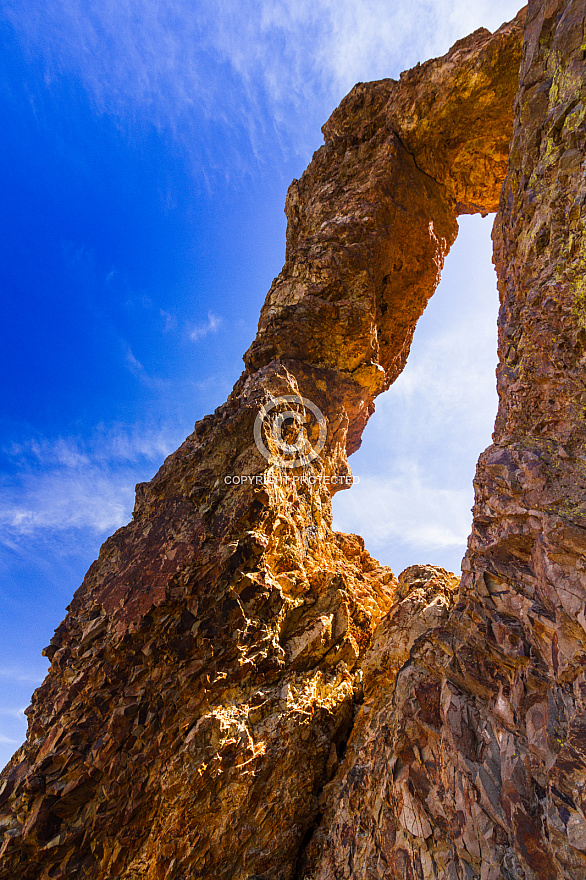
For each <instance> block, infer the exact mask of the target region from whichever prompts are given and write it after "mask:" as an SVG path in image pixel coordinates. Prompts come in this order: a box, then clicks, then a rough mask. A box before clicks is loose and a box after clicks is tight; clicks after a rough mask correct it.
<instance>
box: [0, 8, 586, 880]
mask: <svg viewBox="0 0 586 880" xmlns="http://www.w3.org/2000/svg"><path fill="white" fill-rule="evenodd" d="M584 17H585V8H584V3H583V2H575V0H565V2H564V0H534V2H532V3H530V4H529V7H528V13H527V22H526V25H525V42H524V50H523V59H522V61H521V37H522V32H523V21H524V13H520V14H519V16H518V17H517V18H516V19H515V20H514V21H513V22H511V23H510V24H508V25H504V26H503V27H502V28H501V29H500V30H499V31H497V32H496V33H495V34H494V35H491V34H489V33H488V32H487V31H484V30H481V31H477V32H475V33H474V34H472V35H471V36H470V37H468V38H467V39H465V40H461V41H459V42H458V43H457V44H456V45H455V46H454V47H453V48H452V50H451V51H450V52H449V53H448V54H447V55H446V56H444V58H441V59H438V60H434V61H430V62H427V63H426V64H424V65H421V66H418V67H417V68H415V69H414V70H412V71H409V72H407V73H406V74H404V75H402V77H401V80H400V81H399V82H394V81H392V80H383V81H381V82H378V83H369V84H359V85H358V86H356V87H355V88H354V89H353V90H352V92H351V93H350V94H349V95H348V97H347V98H346V99H344V101H343V102H342V104H341V105H340V108H338V110H336V111H335V112H334V114H333V115H332V117H331V118H330V120H329V121H328V122H327V123H326V125H325V126H324V134H325V138H326V143H325V145H324V146H323V147H321V148H320V150H318V151H317V153H316V154H315V156H314V158H313V160H312V163H311V164H310V166H309V168H308V169H307V171H306V172H305V173H304V175H303V176H302V178H301V180H300V181H295V182H294V183H293V184H292V186H291V187H290V189H289V193H288V197H287V207H286V210H287V215H288V220H289V222H288V231H287V255H286V264H285V267H284V269H283V271H282V273H281V274H280V275H279V277H278V278H277V279H275V282H274V284H273V286H272V287H271V290H270V292H269V294H268V297H267V300H266V303H265V305H264V307H263V310H262V313H261V319H260V323H259V332H258V335H257V338H256V339H255V341H254V343H253V344H252V346H251V348H250V349H249V351H248V352H247V354H246V356H245V364H246V371H245V372H244V373H243V375H242V377H241V378H240V379H239V380H238V382H237V383H236V385H235V387H234V390H233V392H232V394H231V395H230V397H229V398H228V400H227V402H226V403H225V404H224V405H223V406H222V407H220V408H219V409H218V410H216V412H215V413H214V414H213V415H212V416H207V417H206V418H205V419H203V420H202V421H201V422H199V423H198V424H197V425H196V426H195V430H194V432H193V434H192V435H190V437H188V438H187V440H186V441H185V443H184V444H183V445H182V446H181V447H180V449H178V450H177V452H175V453H174V454H173V455H171V456H170V457H169V458H168V459H167V461H166V462H165V464H164V465H163V467H162V468H161V469H160V471H159V472H158V474H157V475H156V476H155V478H154V479H153V480H152V481H151V482H150V483H149V484H141V485H139V486H138V487H137V499H136V506H135V511H134V515H133V520H132V522H131V523H130V524H129V525H128V526H127V527H125V528H124V529H121V530H119V531H118V532H116V534H115V535H113V536H112V538H110V539H109V540H108V541H107V542H106V543H105V544H104V546H103V548H102V550H101V552H100V557H99V559H98V560H97V561H96V562H95V563H94V564H93V565H92V567H91V568H90V570H89V572H88V574H87V576H86V578H85V580H84V583H83V584H82V586H81V587H80V589H79V590H78V591H77V593H76V594H75V596H74V598H73V601H72V603H71V606H70V609H69V614H68V616H67V618H66V619H65V621H64V622H63V623H62V624H61V625H60V626H59V628H58V629H57V631H56V634H55V637H54V638H53V639H52V642H51V645H50V646H49V647H48V649H47V654H48V656H49V657H50V659H51V669H50V672H49V674H48V676H47V679H46V680H45V682H44V684H43V685H42V687H41V688H39V689H38V691H36V692H35V695H34V699H33V704H32V707H31V709H30V710H29V732H28V737H27V742H26V743H25V745H24V746H23V747H22V748H21V749H20V750H19V751H18V752H17V753H16V755H15V756H14V757H13V759H12V761H11V762H10V764H9V765H8V766H7V768H6V769H5V771H4V774H3V778H2V784H1V787H0V822H1V823H2V829H3V834H4V837H3V842H2V844H1V848H0V878H2V880H9V878H10V880H13V878H22V880H38V878H43V880H44V878H49V877H62V878H65V877H70V876H71V877H78V876H84V877H87V878H92V880H93V878H95V880H98V878H100V880H101V878H107V877H117V878H124V880H131V878H133V880H134V878H138V877H141V878H153V880H154V878H157V880H159V878H161V880H162V878H166V880H171V878H179V877H186V876H189V877H210V878H211V877H214V878H218V880H220V878H222V880H224V878H225V880H232V878H239V880H240V878H242V880H253V878H261V877H262V878H263V880H269V878H270V880H290V878H293V877H295V878H306V880H309V878H312V880H318V878H319V880H326V878H330V877H331V878H333V877H339V876H347V877H354V878H364V880H366V878H372V877H381V878H382V877H385V878H399V877H401V878H404V877H408V878H411V877H424V878H426V880H427V878H439V877H442V878H443V877H449V878H450V880H456V878H458V880H460V878H466V880H471V878H481V880H496V878H503V880H505V878H507V880H510V878H511V877H515V878H516V877H525V878H535V877H538V878H558V877H559V878H561V877H564V878H572V880H573V878H576V880H578V878H579V877H582V876H584V863H585V860H586V822H585V820H584V814H585V811H586V802H584V803H583V801H582V798H583V784H584V780H585V779H586V776H585V773H584V762H585V758H584V754H585V752H584V750H585V749H586V745H585V741H584V726H583V717H584V707H583V702H584V698H585V696H584V695H585V693H586V684H585V683H584V675H583V672H582V668H583V658H584V657H585V656H586V652H585V651H584V647H585V646H584V630H585V629H586V618H584V607H585V602H584V594H585V592H586V583H585V578H584V561H583V560H584V556H585V555H586V539H585V531H584V528H585V520H584V508H583V503H584V495H585V494H586V489H585V488H584V433H585V427H584V419H583V407H584V405H585V401H584V383H583V376H584V372H583V359H584V342H585V338H586V330H585V326H586V325H585V323H584V317H583V312H584V303H585V297H584V291H583V273H584V268H585V266H586V263H585V262H584V230H583V204H584V182H583V177H581V176H580V174H581V163H582V159H583V152H584V137H585V135H584V121H583V120H584V63H583V60H584V47H583V33H584ZM520 61H521V68H520V71H521V73H520V76H521V86H520V89H519V90H518V91H517V82H518V72H519V64H520ZM515 93H517V99H516V109H515V114H514V113H513V100H514V96H515ZM514 119H515V123H514V127H513V120H514ZM511 136H512V146H511V148H510V151H509V143H510V142H511ZM507 161H508V163H509V164H508V166H507ZM507 167H508V171H507ZM505 174H506V181H505V186H504V189H503V195H502V197H501V202H500V210H499V216H498V222H497V227H496V257H497V268H498V271H499V286H500V292H501V299H502V308H501V329H500V358H501V362H500V368H499V393H500V401H501V402H500V410H499V417H498V420H497V426H496V432H495V446H493V447H491V448H490V449H489V450H488V451H487V452H486V453H484V454H483V456H481V460H480V463H479V468H478V473H477V480H476V506H475V521H474V530H473V534H472V536H471V539H470V543H469V550H468V554H467V558H466V561H465V571H464V576H463V579H462V585H461V589H460V593H459V596H458V600H457V604H456V605H455V608H454V609H453V610H452V611H451V613H450V609H451V608H452V606H453V605H454V587H455V584H454V583H453V579H451V578H450V577H449V575H448V574H447V573H445V572H442V571H441V570H437V569H430V568H425V567H414V568H413V569H409V570H408V571H407V572H406V573H404V574H403V576H402V577H401V579H400V581H399V582H397V580H396V579H395V577H394V575H393V574H392V573H391V572H390V570H389V569H385V568H383V567H380V566H379V565H378V564H377V563H376V562H375V561H374V560H372V559H371V558H370V557H369V555H368V554H367V553H366V552H365V551H364V547H363V544H362V543H361V542H360V539H358V538H356V537H355V536H344V535H340V534H336V533H334V532H332V530H331V517H330V494H331V491H335V490H336V489H338V488H340V486H341V483H340V479H341V478H344V477H345V475H346V474H347V473H348V466H347V460H346V456H347V454H348V453H351V452H352V451H353V450H354V449H356V448H357V446H358V445H359V443H360V434H361V432H362V429H363V427H364V424H365V423H366V420H367V419H368V417H369V415H370V414H371V413H372V410H373V400H374V398H375V396H376V394H378V393H379V392H380V391H382V390H383V389H384V388H386V387H388V385H389V384H390V383H391V382H392V381H394V379H395V378H396V376H397V375H398V374H399V372H400V370H401V369H402V367H403V366H404V363H405V360H406V357H407V354H408V350H409V345H410V341H411V337H412V333H413V329H414V327H415V323H416V321H417V319H418V317H419V315H420V314H421V312H422V310H423V308H424V307H425V304H426V302H427V300H428V299H429V297H430V296H431V294H432V293H433V290H434V288H435V284H436V283H437V277H438V273H439V270H440V269H441V265H442V261H443V259H444V256H445V254H446V253H447V250H448V249H449V247H450V245H451V243H452V242H453V240H454V238H455V235H456V228H457V227H456V217H457V215H458V214H459V213H463V212H470V211H473V212H475V211H480V212H483V213H485V212H488V211H491V210H494V209H495V207H496V206H497V202H498V198H499V193H500V190H501V185H502V182H503V180H505ZM298 394H301V395H303V396H304V397H306V398H309V399H310V400H312V401H313V402H314V403H315V404H317V406H319V407H320V409H321V410H322V411H323V413H324V414H325V415H326V417H327V422H328V442H327V446H326V449H325V451H324V453H323V455H322V456H321V457H320V458H319V459H316V460H315V461H314V462H312V464H311V474H312V475H313V477H314V479H313V481H305V482H304V481H302V480H297V481H295V480H294V479H293V480H291V479H289V480H279V479H277V477H278V468H277V467H276V466H275V464H274V463H271V462H267V461H266V460H265V459H264V458H263V457H262V456H261V455H260V453H259V452H258V450H257V448H256V446H255V445H254V440H253V436H254V433H253V428H254V422H255V419H256V417H257V414H258V412H259V410H260V408H261V406H262V405H263V404H264V405H267V404H268V403H270V402H273V401H274V400H275V399H276V398H277V397H279V396H282V395H298ZM305 429H306V431H307V433H308V435H309V438H310V439H311V438H312V436H313V435H312V431H314V430H315V425H313V426H312V425H309V424H306V426H305ZM307 474H308V469H307V468H301V469H298V471H297V472H294V473H293V476H295V475H298V476H304V475H305V476H307ZM234 477H237V478H238V479H237V481H235V480H234ZM267 477H271V479H268V478H267ZM332 477H335V478H336V482H333V481H332ZM389 609H390V612H389ZM387 612H388V613H387ZM385 615H386V616H385ZM416 637H418V639H417V641H415V639H416ZM369 646H370V647H369ZM409 657H410V659H409V662H407V663H405V661H406V660H407V658H409ZM400 667H401V669H400V671H399V672H398V670H399V668H400ZM397 672H398V675H397ZM363 696H364V697H365V703H364V705H363V706H362V708H361V709H360V711H359V712H358V715H357V718H356V721H354V715H355V713H356V711H357V708H358V704H359V703H360V701H361V699H362V697H363ZM350 731H352V732H351V733H350ZM349 737H350V739H349Z"/></svg>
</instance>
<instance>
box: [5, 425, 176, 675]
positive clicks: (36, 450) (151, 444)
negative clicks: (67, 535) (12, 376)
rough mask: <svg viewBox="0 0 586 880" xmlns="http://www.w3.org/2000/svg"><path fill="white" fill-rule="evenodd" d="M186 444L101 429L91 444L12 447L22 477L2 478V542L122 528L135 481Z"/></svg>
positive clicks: (37, 442)
mask: <svg viewBox="0 0 586 880" xmlns="http://www.w3.org/2000/svg"><path fill="white" fill-rule="evenodd" d="M182 439H183V438H182V437H181V436H178V435H177V433H176V431H173V430H171V429H169V428H161V429H158V430H157V429H153V428H150V427H148V426H145V425H135V426H133V427H131V428H123V427H121V426H114V427H110V428H106V427H104V426H98V427H97V428H96V429H95V431H94V433H93V435H92V436H90V437H89V438H88V439H85V440H82V439H81V438H79V437H59V438H57V439H51V440H50V439H47V438H33V439H30V440H27V441H24V442H21V443H13V444H11V445H10V446H9V447H7V448H6V449H5V450H4V454H5V455H7V456H8V457H9V458H10V459H11V461H12V465H13V467H14V469H15V470H16V474H15V475H14V476H11V477H8V476H4V477H2V490H3V491H2V501H1V502H0V540H2V541H3V542H4V543H7V544H8V545H10V546H12V545H13V543H14V541H15V540H18V538H19V537H22V536H25V535H27V534H31V533H33V532H40V531H63V530H67V529H89V530H90V531H93V532H95V533H107V532H110V531H112V530H113V529H116V528H119V527H120V526H122V525H124V523H126V522H128V520H129V518H130V513H131V511H132V507H133V503H134V485H135V483H136V482H137V481H139V480H140V479H144V478H145V476H148V477H150V476H152V474H153V472H154V470H156V467H157V466H158V465H159V464H161V462H162V460H163V459H164V458H165V457H166V456H167V455H168V454H169V453H170V452H171V451H172V450H173V449H175V448H176V447H177V446H178V444H179V442H180V441H181V440H182ZM0 674H1V672H0Z"/></svg>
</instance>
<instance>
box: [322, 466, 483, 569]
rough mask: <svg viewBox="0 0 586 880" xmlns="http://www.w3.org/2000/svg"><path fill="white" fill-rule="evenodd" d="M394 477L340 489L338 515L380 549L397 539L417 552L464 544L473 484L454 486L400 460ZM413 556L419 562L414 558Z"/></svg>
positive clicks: (361, 481) (467, 528) (337, 506)
mask: <svg viewBox="0 0 586 880" xmlns="http://www.w3.org/2000/svg"><path fill="white" fill-rule="evenodd" d="M396 468H397V471H398V473H396V474H395V476H393V477H385V476H383V475H381V476H380V477H373V476H367V477H363V478H360V482H359V483H358V484H357V485H355V486H353V488H352V490H351V491H350V492H341V493H339V495H338V496H336V498H337V504H336V520H343V519H351V520H352V524H353V527H354V530H355V531H356V532H357V533H358V534H360V535H363V536H368V543H369V546H372V547H373V548H381V547H384V546H385V545H389V544H391V543H392V542H393V540H395V539H400V540H401V541H402V542H403V543H405V544H408V545H409V546H410V547H411V548H412V549H413V551H415V552H422V551H433V550H436V549H443V548H446V547H462V546H463V545H465V543H466V538H467V537H468V533H469V531H470V524H471V516H470V514H469V513H467V511H469V510H470V508H471V507H472V500H473V494H472V487H470V489H469V490H462V489H449V488H445V487H442V486H441V485H439V486H438V485H437V483H436V484H434V483H433V482H431V480H429V478H427V479H426V477H425V476H423V475H422V474H421V473H420V471H419V468H418V467H417V465H415V464H413V463H412V462H409V463H407V462H404V463H402V464H400V465H396ZM413 561H416V560H415V559H414V560H413Z"/></svg>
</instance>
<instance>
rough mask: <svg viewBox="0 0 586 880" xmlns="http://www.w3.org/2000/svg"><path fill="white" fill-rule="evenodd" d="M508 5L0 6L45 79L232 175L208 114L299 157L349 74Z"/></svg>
mask: <svg viewBox="0 0 586 880" xmlns="http://www.w3.org/2000/svg"><path fill="white" fill-rule="evenodd" d="M516 12H517V2H515V0H490V2H489V0H477V2H476V3H474V4H471V3H469V2H467V0H434V2H431V0H409V2H399V3H389V2H388V0H258V2H256V3H242V0H223V2H222V3H221V4H220V5H219V6H218V5H212V4H203V3H198V4H194V3H193V2H191V0H175V2H174V3H173V4H167V3H164V2H163V0H142V2H140V3H138V2H136V0H45V2H44V3H43V4H42V5H41V6H39V5H38V4H37V5H36V6H31V5H30V4H27V3H25V2H24V0H6V2H5V3H4V13H3V14H4V16H5V17H7V18H8V19H9V20H10V21H11V23H12V24H13V26H14V28H15V30H16V31H17V33H18V34H19V35H20V36H21V38H22V40H23V41H24V42H25V44H26V46H27V47H28V50H29V52H31V53H33V54H35V55H37V56H41V57H42V59H43V62H44V65H45V69H46V78H47V81H48V82H49V83H50V82H51V81H52V80H54V79H55V78H56V77H60V76H61V75H67V76H70V75H72V74H73V75H74V76H76V77H78V79H79V80H80V81H81V82H82V83H83V84H84V86H85V87H86V89H87V91H88V93H89V95H90V96H91V99H92V100H93V102H94V103H95V105H96V107H97V109H98V110H99V111H100V112H104V113H109V114H113V115H114V116H116V117H117V118H118V119H119V120H121V121H122V122H123V123H124V124H125V125H127V126H130V127H132V128H134V129H136V128H137V127H139V128H140V127H141V126H142V127H144V126H147V127H150V126H155V127H156V128H158V129H159V130H161V131H167V132H169V133H171V135H172V136H173V138H174V139H175V140H176V141H179V142H181V144H182V145H183V146H184V147H185V148H186V149H188V150H190V151H191V153H194V152H195V153H197V158H198V161H200V162H201V160H202V159H204V160H205V164H206V166H207V170H208V173H209V171H210V169H212V170H213V169H214V168H216V169H218V168H222V169H223V171H224V173H228V167H229V168H230V169H231V170H233V169H234V164H235V161H236V159H235V155H234V152H233V151H232V150H230V149H229V143H228V142H227V144H226V151H225V155H223V156H222V155H218V154H217V152H216V151H214V152H212V151H210V150H208V148H207V147H206V145H205V143H204V141H205V139H204V138H202V137H201V125H202V122H206V121H212V122H213V123H215V124H219V125H222V126H224V127H225V128H226V129H234V128H239V129H241V130H244V131H246V133H247V134H248V137H249V143H250V144H251V145H252V147H253V150H254V151H255V152H256V154H257V156H261V157H262V155H263V153H264V156H265V158H266V149H265V143H266V141H267V140H268V141H271V142H272V144H273V147H274V144H275V142H280V143H281V145H283V144H286V146H284V147H283V148H284V149H285V150H287V151H289V152H292V153H297V154H302V155H306V153H307V150H308V149H311V148H315V146H316V143H315V138H316V135H317V133H318V126H319V125H320V124H321V123H322V122H323V121H324V118H325V115H326V114H327V112H329V111H330V110H331V109H333V107H334V106H335V105H336V104H337V103H338V102H339V100H340V99H341V97H342V96H343V95H344V94H345V92H347V91H348V90H349V88H351V87H352V85H353V84H354V83H355V82H357V81H366V80H371V79H379V78H381V77H386V76H397V75H398V73H399V72H400V70H401V69H403V68H404V67H407V66H411V65H413V64H415V63H416V62H417V61H422V60H425V58H426V57H430V56H433V55H437V54H441V53H443V52H445V51H446V50H447V48H448V47H449V46H450V44H451V43H453V42H454V41H455V40H456V39H458V38H460V37H462V36H465V35H466V34H467V33H469V32H470V31H471V30H474V29H475V28H477V27H480V26H487V27H489V28H490V29H494V28H496V27H498V26H499V25H500V24H501V23H502V22H503V21H505V20H507V19H509V18H511V17H512V16H514V15H515V13H516ZM226 158H227V159H228V162H226V161H225V159H226Z"/></svg>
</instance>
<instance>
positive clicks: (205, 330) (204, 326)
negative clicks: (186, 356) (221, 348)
mask: <svg viewBox="0 0 586 880" xmlns="http://www.w3.org/2000/svg"><path fill="white" fill-rule="evenodd" d="M221 324H222V318H220V317H219V316H218V315H214V313H213V312H208V319H207V321H204V322H203V323H201V324H196V325H195V327H192V328H191V330H190V331H189V338H190V339H191V341H192V342H197V341H198V340H199V339H203V338H204V337H205V336H209V334H210V333H217V332H218V330H219V328H220V326H221Z"/></svg>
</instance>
